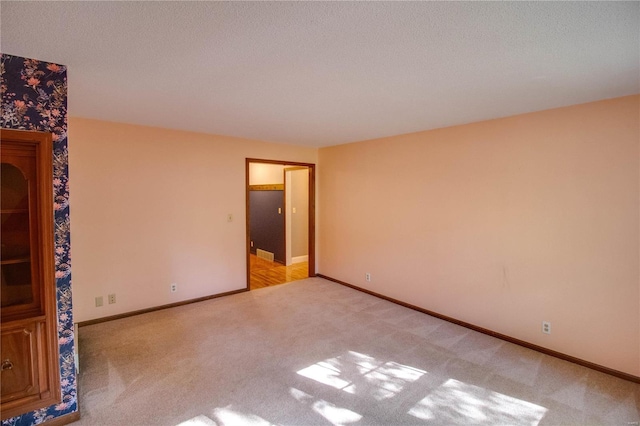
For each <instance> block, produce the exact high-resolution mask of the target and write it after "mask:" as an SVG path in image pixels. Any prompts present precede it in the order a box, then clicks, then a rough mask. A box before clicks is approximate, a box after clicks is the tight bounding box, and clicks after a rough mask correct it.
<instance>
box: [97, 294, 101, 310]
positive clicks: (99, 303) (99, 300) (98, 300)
mask: <svg viewBox="0 0 640 426" xmlns="http://www.w3.org/2000/svg"><path fill="white" fill-rule="evenodd" d="M100 306H102V296H98V297H96V308H99V307H100Z"/></svg>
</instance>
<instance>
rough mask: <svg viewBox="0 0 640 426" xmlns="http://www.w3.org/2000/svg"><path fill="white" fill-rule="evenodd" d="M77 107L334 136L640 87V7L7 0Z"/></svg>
mask: <svg viewBox="0 0 640 426" xmlns="http://www.w3.org/2000/svg"><path fill="white" fill-rule="evenodd" d="M0 7H1V9H0V14H1V24H2V27H1V39H0V43H1V45H0V49H1V50H2V52H3V53H9V54H13V55H18V56H26V57H32V58H37V59H42V60H46V61H52V62H58V63H62V64H65V65H68V68H69V71H68V76H69V96H70V98H69V110H70V114H71V115H75V116H81V117H91V118H98V119H103V120H110V121H120V122H126V123H137V124H144V125H151V126H159V127H166V128H175V129H185V130H192V131H198V132H206V133H215V134H221V135H231V136H238V137H245V138H252V139H262V140H269V141H276V142H284V143H292V144H301V145H309V146H326V145H335V144H340V143H346V142H352V141H358V140H365V139H372V138H377V137H383V136H390V135H397V134H402V133H409V132H414V131H420V130H426V129H432V128H438V127H445V126H451V125H455V124H461V123H468V122H473V121H479V120H485V119H491V118H497V117H504V116H509V115H514V114H518V113H524V112H530V111H536V110H542V109H547V108H553V107H558V106H565V105H571V104H577V103H582V102H588V101H593V100H598V99H604V98H612V97H617V96H624V95H629V94H634V93H638V92H640V3H639V2H474V3H467V2H277V3H276V2H89V1H85V2H55V1H52V2H7V1H2V3H1V4H0Z"/></svg>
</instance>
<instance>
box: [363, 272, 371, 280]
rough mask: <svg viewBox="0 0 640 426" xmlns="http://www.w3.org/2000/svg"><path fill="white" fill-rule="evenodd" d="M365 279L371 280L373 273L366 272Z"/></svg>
mask: <svg viewBox="0 0 640 426" xmlns="http://www.w3.org/2000/svg"><path fill="white" fill-rule="evenodd" d="M364 279H365V280H367V281H371V274H370V273H368V272H367V273H366V274H364Z"/></svg>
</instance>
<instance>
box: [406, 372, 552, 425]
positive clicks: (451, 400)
mask: <svg viewBox="0 0 640 426" xmlns="http://www.w3.org/2000/svg"><path fill="white" fill-rule="evenodd" d="M546 412H547V409H546V408H544V407H542V406H540V405H536V404H532V403H530V402H527V401H523V400H521V399H517V398H514V397H511V396H508V395H504V394H501V393H498V392H493V391H491V390H488V389H484V388H481V387H478V386H473V385H470V384H467V383H464V382H460V381H458V380H455V379H449V380H447V381H446V382H445V383H444V384H442V386H440V387H439V388H437V389H436V390H434V391H433V392H431V393H430V394H429V396H427V397H425V398H423V399H422V400H420V401H419V402H418V403H417V404H416V405H415V406H414V407H413V408H411V410H409V412H408V413H409V414H410V415H412V416H414V417H416V418H418V419H421V420H436V421H438V422H441V423H447V424H463V423H464V424H468V423H469V422H471V423H486V424H509V425H514V426H516V425H537V424H538V423H540V420H541V419H542V417H544V415H545V413H546Z"/></svg>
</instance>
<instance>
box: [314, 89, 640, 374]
mask: <svg viewBox="0 0 640 426" xmlns="http://www.w3.org/2000/svg"><path fill="white" fill-rule="evenodd" d="M639 103H640V97H638V96H630V97H624V98H618V99H612V100H605V101H600V102H594V103H589V104H584V105H577V106H572V107H567V108H560V109H554V110H548V111H542V112H536V113H531V114H525V115H519V116H514V117H509V118H504V119H498V120H491V121H485V122H480V123H474V124H468V125H462V126H456V127H450V128H444V129H438V130H432V131H425V132H420V133H413V134H407V135H401V136H395V137H389V138H383V139H378V140H372V141H365V142H359V143H353V144H347V145H340V146H335V147H329V148H321V149H320V152H319V164H320V178H319V187H320V188H321V193H320V195H319V201H320V203H319V204H320V208H319V216H320V223H321V224H322V232H320V233H319V234H318V238H319V253H321V256H320V258H319V261H318V268H317V269H318V272H319V273H322V274H325V275H328V276H330V277H333V278H336V279H339V280H343V281H346V282H349V283H352V284H354V285H357V286H360V287H363V288H366V289H369V290H372V291H375V292H378V293H381V294H384V295H386V296H389V297H392V298H396V299H399V300H402V301H405V302H408V303H411V304H414V305H417V306H420V307H422V308H425V309H429V310H432V311H435V312H438V313H440V314H444V315H448V316H450V317H453V318H457V319H459V320H462V321H466V322H469V323H472V324H475V325H477V326H480V327H484V328H487V329H490V330H493V331H496V332H499V333H503V334H506V335H509V336H512V337H515V338H518V339H521V340H525V341H527V342H531V343H534V344H537V345H540V346H543V347H546V348H549V349H553V350H556V351H559V352H562V353H565V354H568V355H572V356H575V357H578V358H581V359H584V360H587V361H590V362H594V363H597V364H600V365H603V366H606V367H609V368H613V369H616V370H619V371H623V372H626V373H629V374H633V375H636V376H638V375H640V292H639V278H640V277H639V268H640V265H639V257H640V256H639V255H640V253H639V248H638V246H639V236H640V233H639V217H640V208H639V206H640V200H639V185H640V183H639V175H638V173H639V151H638V149H639V143H640V142H639V141H640V130H639V129H640V108H639ZM425 114H428V111H425ZM366 272H369V273H371V277H372V280H371V282H366V281H365V279H364V277H365V273H366ZM543 320H544V321H550V322H551V324H552V334H551V335H545V334H542V332H541V322H542V321H543Z"/></svg>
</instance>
